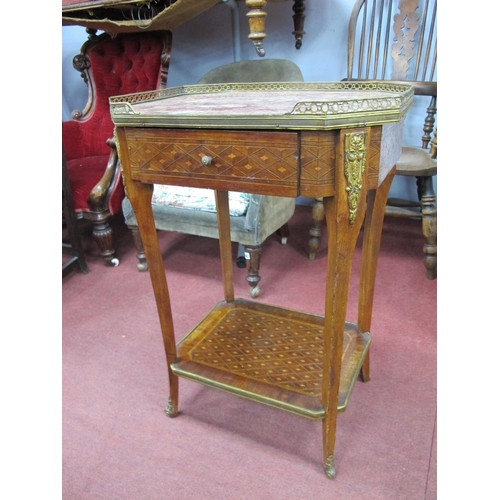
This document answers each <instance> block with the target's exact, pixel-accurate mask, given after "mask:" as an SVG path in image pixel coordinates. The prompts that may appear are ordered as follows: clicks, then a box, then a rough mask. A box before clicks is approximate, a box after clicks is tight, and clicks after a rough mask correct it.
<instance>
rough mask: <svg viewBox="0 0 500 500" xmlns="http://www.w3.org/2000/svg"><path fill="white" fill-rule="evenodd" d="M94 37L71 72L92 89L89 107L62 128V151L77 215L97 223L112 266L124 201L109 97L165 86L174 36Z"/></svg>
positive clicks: (97, 238) (95, 229)
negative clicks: (115, 218) (113, 222)
mask: <svg viewBox="0 0 500 500" xmlns="http://www.w3.org/2000/svg"><path fill="white" fill-rule="evenodd" d="M89 33H90V36H89V40H87V41H86V42H85V43H84V44H83V46H82V48H81V52H80V54H78V55H77V56H75V57H74V59H73V66H74V67H75V69H76V70H78V71H80V72H81V75H82V78H83V79H84V80H85V83H86V84H87V86H88V102H87V104H86V106H85V108H84V109H83V110H82V111H74V112H73V114H72V120H69V121H65V122H63V124H62V135H63V147H64V151H65V154H66V161H67V168H68V176H69V182H70V186H71V191H72V194H73V201H74V206H75V211H76V213H77V214H78V217H79V218H82V217H83V218H85V219H87V220H90V221H92V223H93V236H94V239H95V241H96V242H97V245H98V246H99V249H100V253H101V255H102V256H103V257H104V260H105V261H106V263H107V264H108V265H112V266H116V265H118V264H119V260H118V259H117V258H116V256H115V250H114V248H113V238H112V230H111V227H110V225H109V219H110V217H111V216H112V215H114V214H115V213H117V212H121V210H122V200H123V198H124V196H125V194H124V189H123V185H122V179H121V173H120V167H119V161H118V156H117V152H116V147H115V144H114V138H113V122H112V121H111V116H110V111H109V102H108V100H109V97H110V96H114V95H122V94H130V93H135V92H146V91H149V90H156V89H159V88H164V87H165V86H166V81H167V74H168V65H169V60H170V51H171V42H172V38H171V33H170V32H169V31H162V32H141V33H129V34H121V35H117V36H116V37H111V36H110V35H108V34H106V33H103V34H101V35H96V34H95V31H93V32H91V31H90V30H89Z"/></svg>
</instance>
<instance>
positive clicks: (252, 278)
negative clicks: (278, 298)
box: [245, 245, 262, 299]
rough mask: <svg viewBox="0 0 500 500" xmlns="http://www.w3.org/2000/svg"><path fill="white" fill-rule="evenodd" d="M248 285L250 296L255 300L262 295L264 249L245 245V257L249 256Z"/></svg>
mask: <svg viewBox="0 0 500 500" xmlns="http://www.w3.org/2000/svg"><path fill="white" fill-rule="evenodd" d="M247 255H248V257H249V258H247V259H246V260H247V269H248V274H247V283H248V284H249V285H250V295H251V296H252V297H253V298H254V299H255V298H256V297H258V296H259V295H260V286H259V281H260V276H259V267H260V256H261V255H262V247H261V246H260V245H259V246H250V245H245V256H247Z"/></svg>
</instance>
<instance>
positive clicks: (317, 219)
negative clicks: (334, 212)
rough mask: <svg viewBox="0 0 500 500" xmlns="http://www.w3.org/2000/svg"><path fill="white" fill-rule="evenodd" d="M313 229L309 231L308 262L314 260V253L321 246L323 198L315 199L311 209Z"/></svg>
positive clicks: (323, 212)
mask: <svg viewBox="0 0 500 500" xmlns="http://www.w3.org/2000/svg"><path fill="white" fill-rule="evenodd" d="M312 220H313V227H312V228H311V229H310V230H309V235H310V238H309V260H314V259H315V258H316V252H317V251H318V249H319V246H320V245H321V225H322V224H323V221H324V220H325V210H324V208H323V198H316V199H315V200H314V205H313V208H312Z"/></svg>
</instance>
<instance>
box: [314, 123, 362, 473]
mask: <svg viewBox="0 0 500 500" xmlns="http://www.w3.org/2000/svg"><path fill="white" fill-rule="evenodd" d="M347 136H349V137H347ZM352 136H356V137H357V138H359V137H361V138H362V141H364V144H365V149H364V151H366V144H367V142H368V133H367V132H366V131H364V130H360V131H359V132H354V131H353V132H349V133H345V132H344V131H341V133H340V138H341V140H340V141H339V147H338V148H337V158H338V161H337V172H336V175H335V193H337V194H336V196H328V197H324V199H323V204H324V209H325V220H326V224H327V228H328V261H327V272H326V275H327V284H326V300H325V330H324V336H325V340H324V346H325V347H324V359H323V381H322V399H323V405H324V408H325V418H324V420H323V459H324V469H325V473H326V475H327V477H329V478H330V479H333V478H334V477H335V475H336V470H335V464H334V455H333V451H334V448H335V439H336V427H337V414H338V411H337V405H338V396H339V386H340V376H341V367H342V350H343V341H344V327H345V320H346V312H347V300H348V293H349V281H350V275H351V266H352V259H353V256H354V250H355V248H356V242H357V239H358V236H359V232H360V230H361V226H362V225H363V219H364V216H365V211H366V182H365V179H364V177H365V176H363V175H362V174H360V176H359V177H358V178H357V179H356V182H355V183H352V182H351V180H352V179H351V177H353V176H356V173H357V172H359V171H360V170H364V161H365V160H364V159H363V160H362V161H357V162H356V165H354V167H355V168H354V169H353V174H352V175H351V174H349V178H348V177H347V175H346V174H345V173H344V172H345V170H344V168H345V169H346V170H347V169H348V166H349V165H347V164H348V163H349V159H348V155H350V154H351V153H352V151H351V149H350V146H349V138H350V137H352ZM344 148H345V149H344ZM344 162H346V165H347V166H346V167H345V166H344ZM361 163H363V169H361V168H359V167H360V164H361ZM353 195H357V196H354V197H353Z"/></svg>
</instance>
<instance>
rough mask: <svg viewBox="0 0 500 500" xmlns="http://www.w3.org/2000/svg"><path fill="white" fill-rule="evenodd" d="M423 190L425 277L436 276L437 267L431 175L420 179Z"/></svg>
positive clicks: (435, 213)
mask: <svg viewBox="0 0 500 500" xmlns="http://www.w3.org/2000/svg"><path fill="white" fill-rule="evenodd" d="M422 181H423V182H422V185H423V191H422V197H421V200H420V202H421V204H422V208H421V210H422V233H423V235H424V240H425V243H424V265H425V269H426V270H427V278H428V279H430V280H433V279H435V278H436V269H437V244H436V241H437V208H436V194H435V193H434V186H433V185H432V177H424V178H423V179H422Z"/></svg>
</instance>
